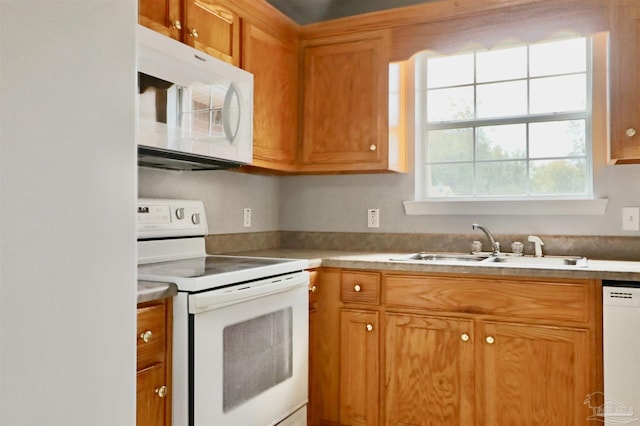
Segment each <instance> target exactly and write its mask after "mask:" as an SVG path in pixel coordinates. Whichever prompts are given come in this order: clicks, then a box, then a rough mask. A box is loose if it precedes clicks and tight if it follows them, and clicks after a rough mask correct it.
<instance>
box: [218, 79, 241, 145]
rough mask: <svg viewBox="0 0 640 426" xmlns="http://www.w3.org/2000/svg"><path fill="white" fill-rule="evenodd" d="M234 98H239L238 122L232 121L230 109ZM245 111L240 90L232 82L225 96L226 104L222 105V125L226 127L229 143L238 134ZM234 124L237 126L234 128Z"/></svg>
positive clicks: (226, 136)
mask: <svg viewBox="0 0 640 426" xmlns="http://www.w3.org/2000/svg"><path fill="white" fill-rule="evenodd" d="M234 99H237V101H238V120H237V122H236V123H231V114H230V112H229V110H230V109H231V105H232V103H233V100H234ZM243 112H244V111H243V110H242V102H240V92H239V91H238V89H237V88H236V85H235V84H234V83H231V84H230V85H229V90H227V94H226V95H225V97H224V106H223V107H222V127H223V128H224V135H225V138H226V139H227V140H228V141H229V143H233V140H234V139H235V138H236V136H237V135H238V129H239V128H240V122H241V121H242V120H241V118H242V114H243ZM234 124H235V128H233V126H234Z"/></svg>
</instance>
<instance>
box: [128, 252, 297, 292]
mask: <svg viewBox="0 0 640 426" xmlns="http://www.w3.org/2000/svg"><path fill="white" fill-rule="evenodd" d="M307 268H308V261H307V260H300V259H279V258H268V257H248V256H246V257H245V256H222V255H208V256H200V257H193V258H188V259H180V260H170V261H164V262H156V263H147V264H142V265H138V279H139V280H146V281H160V282H173V283H175V284H176V285H177V286H178V291H189V292H194V291H204V290H209V289H214V288H218V287H222V286H227V285H232V284H239V283H243V282H247V281H254V280H258V279H262V278H267V277H272V276H276V275H282V274H287V273H291V272H295V271H302V270H304V269H307Z"/></svg>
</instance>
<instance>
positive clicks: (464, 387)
mask: <svg viewBox="0 0 640 426" xmlns="http://www.w3.org/2000/svg"><path fill="white" fill-rule="evenodd" d="M473 328H474V325H473V321H470V320H465V319H457V318H445V317H431V316H417V315H405V314H387V315H386V330H385V332H386V339H385V353H386V369H385V379H384V380H385V383H384V386H385V401H386V403H385V408H386V409H385V412H386V420H385V425H394V426H395V425H415V426H427V425H429V426H453V425H460V426H468V425H473V424H474V404H475V401H474V395H475V393H474V383H475V382H474V374H475V368H474V361H475V359H474V333H473ZM489 424H495V425H497V424H499V423H487V425H489ZM503 424H506V423H503Z"/></svg>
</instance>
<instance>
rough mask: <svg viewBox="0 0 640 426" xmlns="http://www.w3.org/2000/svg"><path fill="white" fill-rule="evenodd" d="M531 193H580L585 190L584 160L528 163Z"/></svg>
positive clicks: (585, 171) (585, 173)
mask: <svg viewBox="0 0 640 426" xmlns="http://www.w3.org/2000/svg"><path fill="white" fill-rule="evenodd" d="M529 167H530V173H531V182H530V187H531V193H532V194H536V195H558V194H566V195H580V194H585V193H586V192H587V168H586V162H585V161H584V160H544V161H543V160H540V161H532V162H531V163H530V166H529Z"/></svg>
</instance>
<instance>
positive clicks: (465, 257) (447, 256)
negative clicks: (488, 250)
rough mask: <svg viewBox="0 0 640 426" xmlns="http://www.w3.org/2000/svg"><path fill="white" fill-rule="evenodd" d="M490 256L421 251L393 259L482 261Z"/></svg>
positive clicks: (411, 260) (409, 260)
mask: <svg viewBox="0 0 640 426" xmlns="http://www.w3.org/2000/svg"><path fill="white" fill-rule="evenodd" d="M488 258H489V255H488V254H487V255H483V254H468V253H430V252H420V253H413V254H409V255H406V256H400V257H395V258H392V259H391V260H397V261H406V262H416V261H417V262H481V261H483V260H486V259H488Z"/></svg>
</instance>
